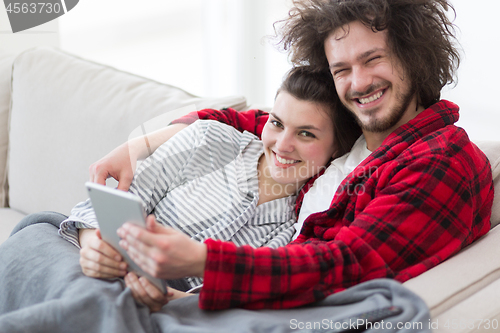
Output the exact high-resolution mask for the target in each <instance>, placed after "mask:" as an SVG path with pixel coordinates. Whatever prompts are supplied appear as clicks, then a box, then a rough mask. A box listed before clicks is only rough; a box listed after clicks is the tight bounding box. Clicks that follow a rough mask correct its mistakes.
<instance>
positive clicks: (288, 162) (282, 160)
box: [276, 155, 298, 164]
mask: <svg viewBox="0 0 500 333" xmlns="http://www.w3.org/2000/svg"><path fill="white" fill-rule="evenodd" d="M276 159H277V160H278V162H280V163H281V164H293V163H296V162H298V161H296V160H286V159H284V158H281V157H279V156H278V155H276Z"/></svg>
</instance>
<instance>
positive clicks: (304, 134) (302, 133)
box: [299, 131, 316, 138]
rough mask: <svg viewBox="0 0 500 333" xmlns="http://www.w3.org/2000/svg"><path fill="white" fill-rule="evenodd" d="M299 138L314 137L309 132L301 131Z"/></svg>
mask: <svg viewBox="0 0 500 333" xmlns="http://www.w3.org/2000/svg"><path fill="white" fill-rule="evenodd" d="M299 135H300V136H303V137H306V138H315V137H316V135H314V134H312V133H311V132H308V131H301V132H299Z"/></svg>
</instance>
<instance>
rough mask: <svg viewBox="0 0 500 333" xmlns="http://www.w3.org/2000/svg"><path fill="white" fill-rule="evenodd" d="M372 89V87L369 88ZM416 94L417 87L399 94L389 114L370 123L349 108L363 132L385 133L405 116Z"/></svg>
mask: <svg viewBox="0 0 500 333" xmlns="http://www.w3.org/2000/svg"><path fill="white" fill-rule="evenodd" d="M367 90H372V89H367ZM414 96H415V89H414V88H413V87H410V89H408V91H407V92H406V93H401V94H398V96H397V98H396V100H397V102H398V103H397V104H396V105H395V106H394V107H393V108H392V109H391V112H390V113H389V115H388V116H387V117H385V118H382V119H377V118H375V119H371V120H370V121H369V122H368V123H363V122H361V120H360V119H359V117H358V116H357V115H356V113H355V112H353V111H352V110H351V109H349V108H347V109H348V110H349V111H351V113H352V114H353V116H354V118H355V119H356V122H357V123H358V125H359V127H361V129H362V130H363V132H371V133H383V132H386V131H387V130H389V129H391V128H392V127H394V126H395V125H396V124H397V123H398V122H399V121H400V120H401V118H403V116H404V114H405V112H406V110H407V109H408V106H409V105H410V103H411V101H412V99H413V97H414Z"/></svg>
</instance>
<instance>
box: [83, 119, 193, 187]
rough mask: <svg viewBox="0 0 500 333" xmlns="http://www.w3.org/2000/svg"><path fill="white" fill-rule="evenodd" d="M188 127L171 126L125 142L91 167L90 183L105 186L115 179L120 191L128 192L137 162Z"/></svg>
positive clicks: (182, 125)
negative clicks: (109, 180)
mask: <svg viewBox="0 0 500 333" xmlns="http://www.w3.org/2000/svg"><path fill="white" fill-rule="evenodd" d="M187 126H188V125H187V124H174V125H170V126H167V127H165V128H163V129H160V130H158V131H155V132H153V133H148V134H147V135H145V136H142V137H137V138H135V139H132V140H129V141H128V142H125V143H124V144H122V145H120V146H118V147H117V148H115V149H113V150H112V151H111V152H110V153H109V154H107V155H106V156H104V157H103V158H101V159H100V160H99V161H97V162H95V163H93V164H92V165H91V166H90V167H89V174H90V181H91V182H94V183H98V184H101V185H105V184H106V179H108V178H109V177H113V178H114V179H116V180H117V181H118V189H119V190H122V191H128V189H129V188H130V184H132V179H133V178H134V171H135V166H136V165H137V161H138V160H140V159H144V158H146V157H148V156H149V155H150V154H151V153H152V152H154V151H155V150H156V148H158V147H159V146H161V145H162V144H163V143H165V142H166V141H167V140H170V138H171V137H172V136H174V135H175V134H176V133H178V132H180V131H181V130H182V129H184V128H186V127H187Z"/></svg>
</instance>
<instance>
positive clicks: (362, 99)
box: [358, 91, 383, 104]
mask: <svg viewBox="0 0 500 333" xmlns="http://www.w3.org/2000/svg"><path fill="white" fill-rule="evenodd" d="M382 95H383V92H382V91H380V92H378V93H377V94H375V95H373V96H370V97H368V98H359V99H358V100H359V103H361V104H366V103H370V102H373V101H375V100H377V99H379V98H380V97H382Z"/></svg>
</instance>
